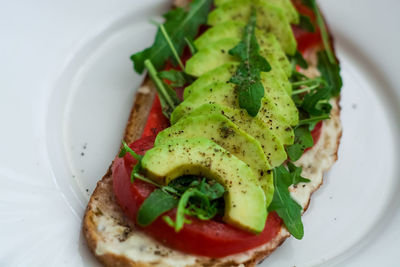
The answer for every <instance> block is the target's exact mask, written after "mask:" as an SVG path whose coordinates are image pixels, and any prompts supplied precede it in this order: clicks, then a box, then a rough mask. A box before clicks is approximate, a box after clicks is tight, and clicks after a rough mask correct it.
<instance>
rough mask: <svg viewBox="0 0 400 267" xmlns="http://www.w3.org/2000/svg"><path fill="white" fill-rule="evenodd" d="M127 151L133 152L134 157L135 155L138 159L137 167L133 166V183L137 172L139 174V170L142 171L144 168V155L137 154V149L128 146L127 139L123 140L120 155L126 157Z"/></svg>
mask: <svg viewBox="0 0 400 267" xmlns="http://www.w3.org/2000/svg"><path fill="white" fill-rule="evenodd" d="M126 153H129V154H131V155H132V157H134V159H136V160H137V163H136V165H135V167H133V170H132V172H131V182H132V183H133V181H134V180H135V175H136V174H139V172H140V171H141V169H142V159H143V156H142V155H139V154H137V153H136V152H135V151H133V149H132V148H130V147H129V146H128V144H127V143H125V141H122V148H121V151H120V152H119V155H118V157H120V158H122V157H124V156H125V155H126Z"/></svg>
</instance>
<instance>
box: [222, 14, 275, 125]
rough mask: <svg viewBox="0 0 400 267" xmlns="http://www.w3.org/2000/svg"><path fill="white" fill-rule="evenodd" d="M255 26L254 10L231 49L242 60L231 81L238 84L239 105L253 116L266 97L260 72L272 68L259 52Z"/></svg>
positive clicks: (232, 53)
mask: <svg viewBox="0 0 400 267" xmlns="http://www.w3.org/2000/svg"><path fill="white" fill-rule="evenodd" d="M255 27H256V12H255V10H253V11H252V13H251V16H250V19H249V22H248V23H247V25H246V27H245V28H244V33H243V38H242V40H241V41H240V43H239V44H238V45H237V46H235V47H234V48H232V49H231V50H229V54H231V55H233V56H236V57H237V58H238V59H239V60H240V64H239V66H238V68H237V70H236V72H235V74H234V75H233V77H232V78H231V79H230V80H229V81H230V82H231V83H234V84H236V85H237V90H238V98H239V106H240V107H241V108H243V109H246V110H247V112H248V113H249V115H251V116H253V117H254V116H256V115H257V113H258V111H259V110H260V107H261V99H262V98H263V97H264V87H263V85H262V83H261V77H260V72H262V71H264V72H266V71H270V70H271V66H270V64H269V63H268V61H267V60H266V59H265V58H264V57H262V56H261V55H260V53H259V51H260V47H259V45H258V42H257V38H256V36H255Z"/></svg>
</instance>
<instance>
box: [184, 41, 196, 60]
mask: <svg viewBox="0 0 400 267" xmlns="http://www.w3.org/2000/svg"><path fill="white" fill-rule="evenodd" d="M185 41H186V44H187V45H188V47H189V50H190V53H191V54H192V56H193V55H194V54H196V53H197V51H198V49H197V47H196V45H195V44H194V42H193V39H192V38H187V37H185Z"/></svg>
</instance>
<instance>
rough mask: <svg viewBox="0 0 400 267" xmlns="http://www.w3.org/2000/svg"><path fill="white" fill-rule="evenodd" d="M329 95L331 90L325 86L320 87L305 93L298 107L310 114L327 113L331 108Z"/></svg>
mask: <svg viewBox="0 0 400 267" xmlns="http://www.w3.org/2000/svg"><path fill="white" fill-rule="evenodd" d="M330 97H331V90H330V89H329V88H327V87H322V88H319V89H318V90H314V91H313V92H310V93H308V94H306V95H305V96H304V99H303V102H302V103H301V105H300V107H301V108H302V109H303V110H305V111H307V113H308V114H310V115H311V116H320V115H323V114H328V115H329V113H330V111H331V109H332V106H331V104H329V102H328V101H329V99H330ZM324 100H326V101H324Z"/></svg>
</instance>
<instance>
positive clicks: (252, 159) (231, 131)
mask: <svg viewBox="0 0 400 267" xmlns="http://www.w3.org/2000/svg"><path fill="white" fill-rule="evenodd" d="M194 137H204V138H207V139H210V140H212V141H214V142H215V143H216V144H218V145H220V146H221V147H223V148H224V149H225V150H227V151H228V152H230V153H231V154H232V155H234V156H236V157H237V158H238V159H240V160H241V161H243V162H244V163H247V165H248V166H249V167H250V168H251V169H252V171H253V172H254V174H256V176H257V177H258V180H259V182H260V186H261V188H262V189H263V190H264V193H265V197H266V200H265V201H266V205H267V207H268V206H269V204H270V203H271V201H272V197H273V194H274V181H273V178H272V171H271V169H272V168H271V166H270V165H269V163H268V161H267V158H266V157H265V154H264V151H263V149H262V147H261V144H260V143H259V142H258V141H257V140H256V139H255V138H254V137H252V136H251V135H249V134H247V133H246V132H244V131H242V130H241V129H239V127H237V126H236V124H234V123H233V122H232V121H230V120H229V119H228V118H226V117H225V116H223V115H222V114H220V113H212V114H207V115H198V116H193V115H191V114H189V115H188V116H186V117H185V118H183V119H181V120H179V121H178V122H177V123H176V124H174V125H173V126H171V127H169V128H167V129H165V130H164V131H162V132H160V133H159V134H158V135H157V138H156V141H155V146H157V145H159V144H163V143H164V142H166V141H168V140H171V139H175V138H194Z"/></svg>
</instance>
